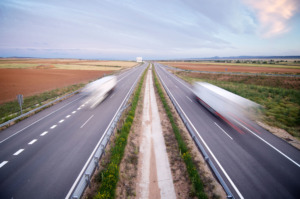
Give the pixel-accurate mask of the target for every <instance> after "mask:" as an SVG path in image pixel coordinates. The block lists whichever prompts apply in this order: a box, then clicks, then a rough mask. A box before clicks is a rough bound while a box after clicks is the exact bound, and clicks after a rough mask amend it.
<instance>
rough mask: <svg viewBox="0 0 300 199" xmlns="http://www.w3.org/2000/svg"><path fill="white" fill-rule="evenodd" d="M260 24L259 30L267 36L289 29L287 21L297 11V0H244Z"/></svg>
mask: <svg viewBox="0 0 300 199" xmlns="http://www.w3.org/2000/svg"><path fill="white" fill-rule="evenodd" d="M244 2H245V3H246V5H248V6H250V9H251V10H253V12H254V13H255V15H256V16H257V19H258V21H259V24H260V28H259V32H260V34H261V35H262V36H263V37H266V38H269V37H272V36H275V35H280V34H283V33H285V32H288V31H289V27H288V26H287V22H288V20H289V19H291V18H292V17H293V15H294V14H295V13H296V12H297V8H298V7H299V5H298V4H299V2H297V0H244Z"/></svg>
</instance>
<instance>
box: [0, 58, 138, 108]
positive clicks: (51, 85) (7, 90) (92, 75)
mask: <svg viewBox="0 0 300 199" xmlns="http://www.w3.org/2000/svg"><path fill="white" fill-rule="evenodd" d="M136 65H137V63H136V62H130V61H97V60H78V59H32V58H28V59H27V58H2V59H0V93H1V95H0V104H2V103H5V102H8V101H12V100H15V99H16V95H18V94H23V96H24V97H28V96H32V95H36V94H39V93H43V92H45V91H50V90H53V89H57V88H63V87H66V86H70V85H74V84H78V83H87V82H89V81H91V80H95V79H97V78H100V77H102V76H103V75H104V74H106V75H107V74H111V73H112V72H116V71H119V70H121V69H126V68H130V67H134V66H136Z"/></svg>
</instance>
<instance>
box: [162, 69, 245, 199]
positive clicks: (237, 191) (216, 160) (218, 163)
mask: <svg viewBox="0 0 300 199" xmlns="http://www.w3.org/2000/svg"><path fill="white" fill-rule="evenodd" d="M157 74H158V73H157ZM158 75H159V74H158ZM159 77H160V75H159ZM160 79H161V78H160ZM161 80H162V82H163V84H164V85H165V83H164V81H163V79H161ZM166 89H168V87H166ZM168 91H169V93H170V94H171V95H172V93H171V92H170V90H169V89H168ZM172 97H173V99H174V101H175V103H176V104H177V105H178V107H179V108H180V110H181V111H182V113H183V114H184V116H185V117H186V119H187V120H188V122H189V123H190V124H191V126H192V127H193V129H194V131H195V132H196V133H197V135H198V136H199V138H200V139H201V141H202V143H203V144H204V145H205V147H206V148H207V150H208V151H209V153H210V154H211V156H212V157H213V159H214V160H215V162H216V163H217V165H218V166H219V167H220V169H221V170H222V172H223V173H224V175H225V177H226V178H227V180H228V181H229V183H230V184H231V186H232V187H233V188H234V190H235V191H236V193H237V194H238V195H239V197H240V198H241V199H243V198H244V197H243V195H242V194H241V193H240V191H239V190H238V188H237V187H236V186H235V184H234V183H233V181H232V180H231V178H230V177H229V175H228V174H227V172H226V171H225V169H224V168H223V167H222V165H221V164H220V162H219V161H218V159H217V158H216V157H215V155H214V154H213V152H212V151H211V150H210V148H209V147H208V145H207V144H206V142H205V141H204V139H203V138H202V137H201V135H200V134H199V132H198V131H197V129H196V128H195V126H194V125H193V123H192V122H191V121H190V119H189V118H188V117H187V115H186V114H185V112H184V111H183V110H182V108H181V107H180V105H179V104H178V102H177V101H176V99H175V98H174V96H173V95H172Z"/></svg>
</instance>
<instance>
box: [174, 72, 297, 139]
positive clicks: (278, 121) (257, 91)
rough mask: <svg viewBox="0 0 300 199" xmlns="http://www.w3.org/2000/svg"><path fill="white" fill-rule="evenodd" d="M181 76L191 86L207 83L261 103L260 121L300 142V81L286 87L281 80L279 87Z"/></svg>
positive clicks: (265, 83)
mask: <svg viewBox="0 0 300 199" xmlns="http://www.w3.org/2000/svg"><path fill="white" fill-rule="evenodd" d="M179 77H181V78H182V79H184V80H186V81H188V82H190V83H192V82H194V81H205V82H208V83H211V84H214V85H216V86H219V87H221V88H224V89H226V90H228V91H230V92H233V93H235V94H237V95H240V96H242V97H245V98H247V99H250V100H252V101H254V102H256V103H258V104H261V105H262V106H263V109H261V113H262V118H261V119H262V120H263V121H264V122H265V123H267V124H269V125H271V126H276V127H278V128H282V129H285V130H286V131H287V132H289V133H290V134H291V135H293V136H295V137H296V138H298V139H300V89H299V81H300V80H299V78H298V79H296V80H295V81H296V83H295V84H293V86H291V85H290V84H289V83H287V84H285V83H284V81H282V85H279V84H278V83H274V82H273V81H269V80H268V78H265V79H264V80H263V82H261V83H259V80H258V81H257V82H255V79H253V80H252V81H251V83H250V82H246V83H245V82H243V81H234V80H233V79H223V80H222V81H220V80H218V79H216V77H213V75H211V77H210V78H209V77H208V76H206V78H195V77H189V76H188V74H187V73H186V74H183V73H181V74H180V75H179ZM257 84H263V85H257Z"/></svg>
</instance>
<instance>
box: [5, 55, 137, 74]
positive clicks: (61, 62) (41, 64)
mask: <svg viewBox="0 0 300 199" xmlns="http://www.w3.org/2000/svg"><path fill="white" fill-rule="evenodd" d="M136 65H137V62H132V61H102V60H101V61H97V60H77V59H26V58H22V59H17V58H10V59H6V58H2V59H0V68H26V69H28V68H31V69H67V70H101V71H117V70H121V69H125V68H131V67H134V66H136Z"/></svg>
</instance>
